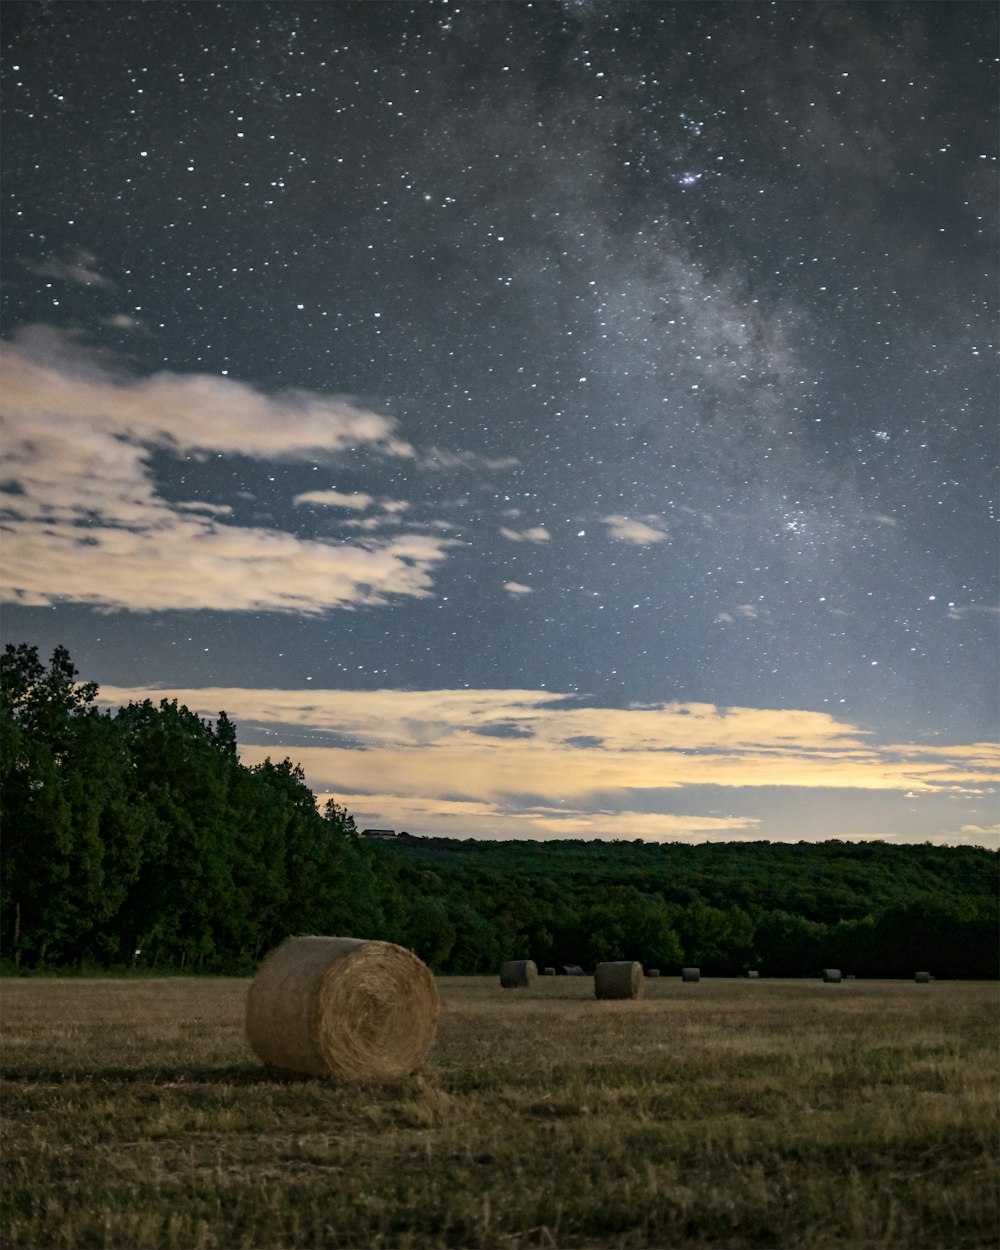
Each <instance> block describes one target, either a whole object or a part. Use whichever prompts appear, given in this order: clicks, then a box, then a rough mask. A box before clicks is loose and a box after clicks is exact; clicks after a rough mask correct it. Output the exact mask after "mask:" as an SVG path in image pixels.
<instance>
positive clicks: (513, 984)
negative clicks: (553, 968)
mask: <svg viewBox="0 0 1000 1250" xmlns="http://www.w3.org/2000/svg"><path fill="white" fill-rule="evenodd" d="M537 976H538V968H537V967H536V966H535V961H534V960H533V959H508V960H507V962H506V963H505V964H501V965H500V984H501V985H502V986H503V988H504V989H505V990H514V989H518V988H519V987H520V986H524V985H530V984H531V983H532V981H534V979H535V977H537Z"/></svg>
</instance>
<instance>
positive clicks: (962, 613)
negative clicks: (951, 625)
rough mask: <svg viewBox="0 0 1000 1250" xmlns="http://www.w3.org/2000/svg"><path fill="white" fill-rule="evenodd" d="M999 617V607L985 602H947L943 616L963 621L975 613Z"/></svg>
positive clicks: (951, 619) (950, 619)
mask: <svg viewBox="0 0 1000 1250" xmlns="http://www.w3.org/2000/svg"><path fill="white" fill-rule="evenodd" d="M977 614H978V615H982V616H993V617H1000V607H994V606H993V605H992V604H987V603H964V604H963V603H949V604H948V610H947V612H945V616H946V617H947V618H948V620H949V621H964V620H965V619H966V617H968V616H975V615H977Z"/></svg>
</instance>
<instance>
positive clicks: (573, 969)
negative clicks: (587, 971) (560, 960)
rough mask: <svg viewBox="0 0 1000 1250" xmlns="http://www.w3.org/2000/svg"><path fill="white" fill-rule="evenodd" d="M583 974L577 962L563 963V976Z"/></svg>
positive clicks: (580, 975)
mask: <svg viewBox="0 0 1000 1250" xmlns="http://www.w3.org/2000/svg"><path fill="white" fill-rule="evenodd" d="M583 975H584V971H583V969H582V968H581V967H580V965H579V964H563V976H564V977H582V976H583Z"/></svg>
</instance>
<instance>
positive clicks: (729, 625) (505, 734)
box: [0, 0, 1000, 846]
mask: <svg viewBox="0 0 1000 1250" xmlns="http://www.w3.org/2000/svg"><path fill="white" fill-rule="evenodd" d="M3 45H4V46H3V81H4V91H3V112H4V117H3V122H4V151H3V215H2V229H3V249H2V279H3V285H2V301H3V302H2V334H3V355H2V369H3V389H2V396H3V410H4V426H3V471H2V478H3V480H2V500H0V507H2V521H0V524H2V548H0V591H2V600H3V611H2V616H0V623H2V633H3V640H4V641H5V642H7V641H14V642H20V641H28V642H32V643H35V644H37V645H38V646H39V648H40V650H41V652H42V653H43V655H44V656H45V657H47V656H48V654H49V653H50V652H51V649H52V648H53V647H54V646H55V645H57V644H63V645H65V646H67V647H68V648H69V649H70V652H71V654H72V656H73V659H74V661H75V663H76V664H77V667H78V668H79V670H80V672H81V676H82V677H83V678H86V679H88V680H94V681H97V682H99V683H100V686H101V698H102V700H103V701H104V702H105V703H107V704H109V705H111V706H117V705H118V704H119V703H124V702H127V701H128V700H129V699H132V698H142V697H147V696H150V697H153V698H155V699H159V698H161V697H171V698H172V697H177V698H178V699H180V700H181V701H182V702H184V703H186V704H187V705H188V706H189V707H191V708H192V709H194V710H197V711H199V712H201V713H202V714H203V715H205V716H207V717H214V716H215V715H217V713H218V712H219V710H221V709H225V710H226V711H227V712H228V713H229V714H230V716H231V717H232V718H233V719H234V720H235V721H236V724H237V729H238V736H239V741H240V745H241V751H242V756H243V759H244V761H245V762H247V763H250V764H252V763H256V762H258V761H260V760H261V759H263V758H264V757H265V756H268V755H270V756H271V757H272V758H283V757H284V756H286V755H288V756H290V757H291V758H293V759H295V760H297V761H300V762H301V763H302V765H303V767H304V769H305V772H306V777H307V780H308V782H309V784H310V785H311V787H312V788H313V789H314V791H315V792H316V793H317V795H318V796H319V797H320V799H321V800H322V799H325V798H326V797H327V796H328V795H333V796H335V797H337V799H338V800H339V801H340V802H343V803H345V804H346V805H347V807H348V809H349V810H351V811H352V812H354V814H355V815H356V817H357V819H358V824H359V827H365V826H380V827H389V828H395V829H408V830H409V831H410V832H413V833H423V834H442V835H450V836H475V837H499V838H512V837H513V838H516V837H527V838H555V837H582V838H595V837H605V838H614V837H620V838H621V837H623V838H629V839H631V838H645V839H650V840H672V839H680V840H686V841H704V840H710V839H713V840H728V841H734V840H741V839H749V840H758V839H762V838H768V839H774V840H779V839H793V840H797V839H800V838H804V839H820V838H830V837H838V838H848V839H850V838H887V839H894V840H899V841H924V840H932V841H937V842H946V843H960V842H971V843H975V844H979V845H991V846H996V845H997V844H998V836H997V835H998V829H1000V825H998V815H1000V812H998V800H997V783H998V780H1000V767H998V758H997V750H996V745H995V744H996V738H997V712H998V682H997V626H998V619H1000V607H998V600H1000V593H998V586H997V572H998V558H997V557H998V551H997V529H996V520H997V517H996V510H997V505H996V486H997V464H996V461H997V456H996V452H997V432H996V415H997V411H998V378H997V370H996V354H995V353H996V328H997V299H996V292H997V242H996V241H997V143H996V138H997V120H998V119H997V98H998V93H997V59H996V50H997V12H996V7H995V6H994V5H993V4H990V3H979V2H974V3H968V2H965V0H946V2H944V0H942V2H937V0H929V2H924V3H900V4H883V3H851V2H847V3H840V2H838V3H825V2H822V0H821V2H817V3H812V2H811V3H794V2H793V3H784V2H783V3H777V4H774V3H757V2H755V0H751V2H748V3H701V2H698V0H690V2H688V3H680V4H675V3H669V2H662V3H659V2H651V0H619V2H617V3H615V2H610V3H598V2H597V0H563V2H557V0H544V2H541V3H527V2H521V0H519V2H517V3H510V2H507V0H493V2H485V3H484V2H481V0H480V2H471V3H462V2H460V0H455V2H454V3H450V2H449V3H445V2H443V0H442V2H440V3H439V2H437V0H423V2H421V3H416V4H410V3H405V2H403V0H399V2H378V0H374V2H373V0H335V2H328V0H316V2H313V3H299V2H298V0H288V2H286V3H249V2H247V3H222V4H216V3H197V4H186V3H171V2H155V0H154V2H152V3H131V2H129V0H124V2H121V3H92V2H90V0H79V2H76V3H58V2H44V3H42V2H32V3H23V2H21V0H6V3H5V4H4V24H3Z"/></svg>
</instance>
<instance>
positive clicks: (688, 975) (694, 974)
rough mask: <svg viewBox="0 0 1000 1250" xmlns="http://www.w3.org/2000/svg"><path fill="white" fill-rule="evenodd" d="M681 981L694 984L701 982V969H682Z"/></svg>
mask: <svg viewBox="0 0 1000 1250" xmlns="http://www.w3.org/2000/svg"><path fill="white" fill-rule="evenodd" d="M681 980H682V981H692V982H694V981H700V980H701V969H700V968H682V969H681Z"/></svg>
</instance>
